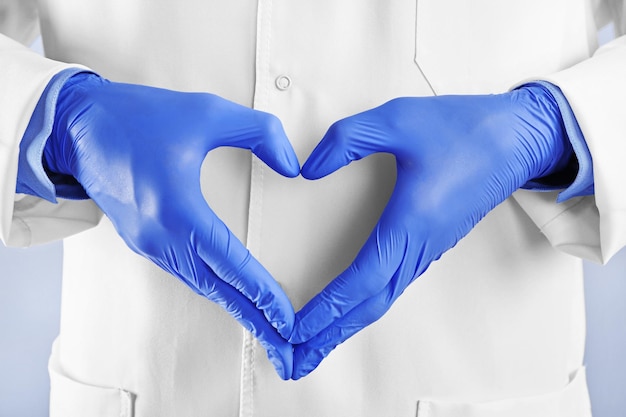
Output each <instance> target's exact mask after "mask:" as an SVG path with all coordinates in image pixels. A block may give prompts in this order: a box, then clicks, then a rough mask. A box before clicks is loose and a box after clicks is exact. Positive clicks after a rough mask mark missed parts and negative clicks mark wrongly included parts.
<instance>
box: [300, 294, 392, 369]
mask: <svg viewBox="0 0 626 417" xmlns="http://www.w3.org/2000/svg"><path fill="white" fill-rule="evenodd" d="M390 292H392V285H391V284H389V285H388V286H387V287H385V288H384V289H383V291H381V292H380V293H379V294H378V295H376V296H374V297H371V298H369V299H367V300H366V301H364V302H363V303H361V304H360V305H359V306H357V307H355V308H354V309H353V310H351V311H350V312H348V313H347V314H346V315H345V316H343V317H341V318H339V319H337V320H335V321H334V322H333V323H332V324H331V325H329V326H328V327H327V328H325V329H324V330H323V331H321V332H320V333H318V334H317V335H316V336H315V337H313V338H312V339H310V340H308V341H307V342H305V343H303V344H297V345H295V346H294V367H293V374H292V376H291V378H292V379H294V380H297V379H300V378H302V377H304V376H306V375H308V374H309V373H311V372H312V371H313V370H314V369H315V368H317V366H318V365H319V364H320V363H321V362H322V360H324V358H326V357H327V356H328V355H329V354H330V352H332V351H333V349H335V347H337V346H338V345H339V344H340V343H343V342H344V341H346V340H347V339H349V338H350V337H351V336H353V335H354V334H355V333H357V332H358V331H360V330H361V329H363V328H364V327H366V326H367V325H369V324H371V323H373V322H375V321H376V320H378V319H379V318H380V317H382V315H383V314H384V313H385V312H386V311H387V310H388V308H389V306H390V304H391V301H392V300H390V299H389V298H390Z"/></svg>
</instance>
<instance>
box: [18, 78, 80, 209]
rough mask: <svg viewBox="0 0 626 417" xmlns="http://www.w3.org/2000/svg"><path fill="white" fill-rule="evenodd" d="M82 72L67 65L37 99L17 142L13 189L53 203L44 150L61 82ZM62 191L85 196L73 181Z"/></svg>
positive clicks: (51, 183)
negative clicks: (15, 175)
mask: <svg viewBox="0 0 626 417" xmlns="http://www.w3.org/2000/svg"><path fill="white" fill-rule="evenodd" d="M81 72H85V70H84V69H81V68H68V69H65V70H63V71H61V72H59V73H58V74H57V75H55V76H54V77H53V78H52V79H51V80H50V82H49V83H48V85H47V86H46V88H45V90H44V91H43V94H42V95H41V97H40V98H39V101H38V102H37V106H36V107H35V110H34V112H33V114H32V116H31V118H30V121H29V123H28V126H27V127H26V131H25V132H24V136H22V140H21V142H20V153H19V159H18V171H17V185H16V192H18V193H24V194H30V195H34V196H37V197H40V198H43V199H45V200H48V201H51V202H53V203H56V197H57V195H60V194H59V193H58V192H57V191H58V190H57V187H55V184H54V183H53V182H52V180H51V178H50V177H49V176H48V174H47V173H46V170H45V168H44V161H43V151H44V147H45V146H46V142H47V140H48V138H49V137H50V134H51V133H52V127H53V125H54V115H55V108H56V102H57V98H58V96H59V92H60V91H61V88H62V87H63V85H64V84H65V83H66V82H67V80H69V79H70V78H71V77H73V76H74V75H76V74H78V73H81ZM70 188H73V189H75V191H74V192H69V193H68V192H65V193H63V194H68V195H69V197H70V198H71V196H72V195H73V196H75V198H77V199H78V198H87V196H86V195H85V194H84V190H83V189H82V187H81V186H80V185H79V184H78V183H76V184H75V185H72V186H71V187H70Z"/></svg>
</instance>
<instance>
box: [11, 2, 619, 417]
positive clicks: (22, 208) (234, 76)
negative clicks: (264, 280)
mask: <svg viewBox="0 0 626 417" xmlns="http://www.w3.org/2000/svg"><path fill="white" fill-rule="evenodd" d="M619 5H620V2H612V3H611V4H606V3H603V4H597V5H592V4H590V2H587V1H586V0H549V1H546V0H524V1H521V0H520V1H517V0H508V1H501V0H474V1H470V0H447V1H444V0H386V1H382V0H316V1H308V2H303V1H279V0H259V1H257V2H250V1H244V0H229V1H221V2H219V1H208V0H179V1H173V0H107V1H95V0H93V1H86V0H76V1H68V0H41V1H39V12H38V13H39V21H40V23H41V33H42V35H43V39H44V45H45V50H46V53H47V55H48V56H49V57H51V58H52V59H54V60H55V61H50V60H44V59H42V58H39V57H37V56H35V55H33V54H31V53H29V52H28V51H26V50H25V49H24V48H22V47H21V46H19V45H18V44H16V43H13V42H12V41H10V40H8V39H6V38H2V39H0V62H1V65H0V91H1V94H0V114H1V115H2V119H1V123H0V146H1V149H2V152H0V184H1V187H2V200H1V201H0V231H1V233H2V236H3V238H4V240H5V241H6V242H8V243H9V244H13V245H29V244H34V243H38V242H42V241H46V240H50V239H55V238H61V237H64V236H67V235H71V234H74V233H76V232H78V231H81V230H83V229H89V230H87V231H85V232H82V233H79V234H76V235H75V236H73V237H69V238H68V239H66V242H65V258H64V267H65V274H64V281H63V301H62V304H63V307H62V318H61V332H60V335H59V338H58V339H57V341H56V342H55V345H54V348H53V354H52V357H51V360H50V373H51V381H52V393H51V414H52V415H53V416H63V417H73V416H105V417H109V416H125V417H128V416H136V417H155V416H177V417H178V416H181V417H184V416H189V417H197V416H219V417H221V416H236V415H240V416H255V417H256V416H259V417H261V416H263V417H265V416H271V417H276V416H302V417H304V416H359V417H363V416H398V417H401V416H407V417H408V416H415V415H417V416H419V417H424V416H427V417H428V416H434V417H452V416H464V417H467V416H469V417H472V416H481V417H491V416H498V417H505V416H507V417H508V416H531V415H532V416H534V417H537V416H551V417H554V416H567V417H577V416H588V415H589V413H590V410H589V402H588V396H587V389H586V383H585V375H584V368H583V349H584V337H585V335H584V333H585V329H584V304H583V286H582V271H581V261H580V259H579V258H578V257H577V256H584V257H587V258H591V259H595V260H598V261H605V260H607V259H608V258H609V257H610V256H611V255H612V254H614V253H615V252H616V251H618V250H619V249H620V248H621V247H622V246H624V244H625V243H626V194H625V193H623V184H624V182H625V180H626V164H624V163H623V159H624V155H625V151H626V142H625V137H624V135H625V132H626V117H625V116H626V114H625V113H626V112H625V111H624V105H623V103H624V97H626V81H625V80H626V77H625V76H624V74H626V39H625V38H621V39H618V40H617V41H616V42H614V43H613V44H611V45H610V46H608V47H606V48H604V49H603V50H601V52H599V53H597V54H596V56H595V57H594V58H591V59H588V57H589V55H590V53H591V52H593V50H594V49H595V44H594V40H593V39H594V37H595V25H594V22H593V14H592V12H593V9H594V8H596V9H597V10H600V11H603V10H605V9H603V8H602V7H605V6H611V7H616V6H619ZM31 6H33V5H32V4H31V2H28V1H9V0H4V1H0V7H2V9H0V17H1V18H2V19H3V20H4V23H5V28H8V29H7V33H9V34H11V35H12V36H13V37H14V38H16V39H18V40H22V41H26V40H28V39H30V38H31V37H32V35H33V34H35V33H36V29H37V26H36V24H35V23H34V22H35V18H36V13H35V12H34V10H35V9H34V8H32V7H31ZM33 7H34V6H33ZM599 15H600V16H605V17H607V16H617V15H619V13H617V14H615V13H613V14H611V13H607V14H604V15H602V14H599ZM16 21H17V23H15V22H16ZM12 22H13V24H12ZM616 27H619V23H618V24H617V26H616ZM11 28H12V29H11ZM65 63H78V64H82V65H86V66H88V67H89V68H91V69H93V70H94V71H96V72H98V73H100V74H101V75H103V76H105V77H108V78H111V79H113V80H116V81H126V82H134V83H143V84H150V85H156V86H160V87H166V88H172V89H177V90H186V91H207V92H212V93H215V94H218V95H221V96H223V97H226V98H228V99H230V100H233V101H236V102H239V103H242V104H244V105H248V106H253V107H255V108H258V109H261V110H265V111H268V112H271V113H274V114H275V115H277V116H278V117H279V118H280V119H281V120H282V121H283V124H284V126H285V129H286V132H287V134H288V136H289V138H290V140H291V141H292V143H293V146H294V148H295V150H296V153H297V155H298V157H299V158H300V161H301V162H303V161H304V160H305V159H306V157H307V155H308V154H309V153H310V151H311V150H312V149H313V147H314V146H315V144H316V143H317V142H318V141H319V139H320V138H321V136H322V135H323V133H324V132H325V130H326V129H327V127H328V126H329V125H330V124H331V123H332V122H334V121H335V120H337V119H340V118H342V117H345V116H348V115H351V114H353V113H356V112H359V111H362V110H365V109H368V108H371V107H374V106H377V105H379V104H382V103H383V102H385V101H386V100H389V99H391V98H393V97H397V96H412V95H414V96H416V95H431V94H433V93H436V94H450V93H498V92H503V91H506V90H507V89H508V88H510V87H511V86H513V85H514V84H516V83H519V82H522V81H524V80H527V79H534V78H540V79H546V80H549V81H552V82H553V83H555V84H557V85H559V86H560V87H561V89H562V90H563V92H564V94H565V95H566V96H567V98H568V100H569V102H570V104H571V106H572V107H573V109H574V112H575V114H576V117H577V119H578V121H579V123H580V125H581V128H582V130H583V132H584V134H585V137H586V140H587V142H588V144H589V147H590V149H591V153H592V155H593V161H594V169H595V184H596V194H595V197H594V196H590V197H585V198H574V199H571V200H569V201H567V202H565V203H563V204H556V203H555V193H534V192H528V191H519V192H517V193H516V194H515V196H514V197H513V198H510V199H508V200H506V201H505V202H504V203H502V204H501V205H500V206H498V207H497V208H496V209H495V210H493V212H492V213H490V214H489V215H488V216H487V217H486V218H485V219H484V220H483V221H482V222H480V223H479V224H478V226H477V227H476V228H475V229H474V230H473V231H472V232H471V233H470V234H469V235H468V236H467V237H466V238H465V239H463V240H462V241H461V242H460V243H459V244H458V245H457V246H456V247H455V248H454V249H452V250H451V251H449V252H448V253H446V254H445V255H444V256H443V257H442V258H441V260H440V261H438V262H435V263H434V264H433V265H432V266H431V268H430V269H429V270H428V271H427V272H426V273H425V274H424V275H423V276H422V277H421V278H419V279H418V280H416V282H415V283H414V284H412V285H411V287H409V289H408V290H407V291H406V292H405V294H404V295H402V296H401V297H400V299H399V300H398V301H397V302H396V303H395V305H394V306H393V307H392V309H391V310H390V311H389V312H388V313H387V314H386V315H385V316H384V317H383V318H382V319H381V320H380V321H379V322H377V323H375V324H373V325H371V326H370V327H368V328H367V329H365V330H363V331H362V332H360V333H359V334H357V335H356V336H354V337H352V338H351V339H350V340H348V341H347V342H345V343H344V344H343V345H341V346H339V347H338V348H337V349H336V350H335V351H334V352H333V353H331V355H330V356H329V357H328V358H327V359H326V360H325V361H324V362H323V363H322V364H321V365H320V367H319V368H318V369H317V370H316V371H315V372H313V373H312V374H311V375H310V376H308V377H306V378H304V379H303V380H300V381H297V382H294V381H287V382H285V381H281V380H280V379H279V378H278V377H277V376H276V374H275V372H274V370H273V369H272V367H271V365H270V364H269V362H268V360H267V358H266V357H265V353H264V352H263V350H262V348H260V347H259V346H258V345H257V343H256V342H255V341H254V340H251V338H250V337H249V335H246V334H245V333H244V332H243V331H242V330H241V328H240V326H239V325H238V324H237V323H236V322H235V321H234V320H232V319H231V318H230V317H229V316H228V315H227V314H225V313H224V312H222V311H221V310H220V309H219V308H218V307H217V306H215V305H214V304H212V303H211V302H209V301H207V300H205V299H203V298H201V297H199V296H197V295H196V294H194V293H192V291H190V290H189V289H188V288H187V287H186V286H185V285H183V284H182V283H180V282H179V281H177V280H176V279H174V278H172V277H171V276H169V275H167V274H166V273H164V272H162V271H160V270H159V269H157V268H156V267H155V266H153V265H152V264H150V263H149V262H148V261H146V260H144V259H142V258H140V257H139V256H137V255H135V254H134V253H132V252H131V251H130V250H129V249H127V248H126V247H125V245H124V244H123V242H122V241H121V239H120V238H119V237H117V235H116V233H115V231H114V230H113V228H112V226H111V224H110V222H109V221H107V219H106V218H103V219H101V215H100V213H99V211H98V209H97V208H96V207H95V206H94V205H93V204H92V203H91V202H89V201H87V202H74V201H63V202H61V203H60V204H59V205H52V204H50V203H48V202H46V201H43V200H41V199H38V198H35V197H30V196H15V195H14V190H15V177H16V166H17V153H18V143H19V140H20V138H21V137H22V134H23V132H24V129H25V127H26V125H27V123H28V121H29V118H30V115H31V113H32V110H33V108H34V106H35V103H36V102H37V100H38V98H39V96H40V94H41V92H42V90H43V88H44V87H45V85H46V83H47V82H48V80H49V79H50V78H51V77H52V76H53V75H54V74H56V73H57V72H58V71H60V70H61V69H63V68H67V67H69V66H74V64H65ZM578 63H580V64H578ZM281 76H287V77H289V80H290V81H291V83H290V85H289V86H288V88H286V89H284V88H279V84H280V82H278V83H277V80H279V78H280V77H281ZM282 80H283V81H284V79H282ZM283 86H284V84H283ZM394 175H395V173H394V164H393V160H392V159H391V158H390V157H388V156H385V155H378V156H374V157H370V158H367V159H365V160H362V161H359V162H357V163H353V164H351V165H350V166H348V167H346V168H344V169H342V170H341V171H339V172H337V173H336V174H333V175H332V176H331V177H329V178H327V179H322V180H319V181H314V182H311V181H306V180H304V179H302V178H298V179H285V178H282V177H280V176H278V175H277V174H275V173H274V172H272V171H271V170H269V169H267V168H266V167H264V166H263V165H262V164H261V163H259V161H258V160H257V159H254V158H251V156H250V153H249V152H246V151H242V150H233V149H219V150H216V151H213V152H211V153H210V155H209V156H208V158H207V161H206V163H205V167H204V170H203V190H204V191H205V195H206V198H207V200H208V201H209V203H210V205H211V206H212V207H213V208H214V210H215V211H216V212H217V213H218V215H220V216H221V217H222V218H223V219H224V221H225V222H226V223H227V224H228V225H229V226H230V227H231V228H232V230H233V231H234V232H235V233H236V234H237V236H238V237H239V238H240V239H241V240H242V241H243V242H245V243H246V244H247V245H248V247H249V248H250V250H251V251H252V253H253V254H254V255H255V256H257V257H258V258H259V259H260V261H261V262H262V263H263V264H264V265H265V266H266V267H267V268H268V269H269V271H270V272H271V273H272V274H273V276H274V277H275V278H276V279H277V280H278V281H279V282H280V283H281V285H282V286H283V287H284V288H285V290H286V292H287V294H288V295H289V296H290V298H291V299H292V301H293V303H294V306H295V308H296V309H298V308H300V307H301V306H302V305H303V304H304V303H305V302H306V301H307V300H308V299H310V298H311V297H312V296H313V295H314V294H315V293H317V292H318V291H319V290H321V289H322V288H323V287H324V285H325V284H326V283H328V282H329V281H330V280H331V279H332V278H333V277H334V276H335V275H336V274H337V273H339V272H340V271H341V270H342V269H343V268H345V267H346V266H347V265H348V264H349V263H350V261H351V260H352V258H353V257H354V255H355V254H356V252H357V250H358V248H359V247H360V245H361V244H362V243H363V242H364V240H365V238H366V236H367V235H368V233H369V231H370V230H371V227H372V226H373V225H374V224H375V222H376V220H377V217H378V215H379V214H380V212H381V210H382V208H383V207H384V205H385V202H386V199H387V197H388V196H389V194H390V191H391V187H392V185H393V183H394ZM184 186H185V185H184V184H181V187H184ZM572 255H575V256H572Z"/></svg>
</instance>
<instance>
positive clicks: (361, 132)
mask: <svg viewBox="0 0 626 417" xmlns="http://www.w3.org/2000/svg"><path fill="white" fill-rule="evenodd" d="M385 137H386V135H385V133H384V132H383V131H382V130H381V129H380V125H379V124H378V123H376V122H375V121H374V120H372V119H371V118H369V117H366V113H362V114H361V115H356V116H353V117H351V118H348V119H343V120H340V121H338V122H336V123H335V124H333V125H332V126H331V127H330V128H329V129H328V132H326V134H325V135H324V137H323V138H322V140H321V141H320V143H319V144H318V145H317V147H316V148H315V149H314V150H313V152H312V153H311V155H310V156H309V158H308V159H307V161H306V162H305V163H304V166H303V167H302V171H301V174H302V176H303V177H304V178H307V179H310V180H315V179H319V178H322V177H324V176H326V175H328V174H331V173H333V172H335V171H336V170H338V169H340V168H342V167H344V166H346V165H348V164H349V163H350V162H352V161H356V160H359V159H362V158H365V157H366V156H369V155H371V154H373V153H376V152H381V151H382V152H385V151H387V149H386V148H387V146H386V142H387V141H386V140H385Z"/></svg>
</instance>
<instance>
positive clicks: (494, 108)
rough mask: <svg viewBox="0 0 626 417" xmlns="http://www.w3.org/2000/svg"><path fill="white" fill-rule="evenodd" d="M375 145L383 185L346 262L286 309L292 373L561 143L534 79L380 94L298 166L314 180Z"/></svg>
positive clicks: (306, 368)
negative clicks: (380, 199) (416, 94)
mask: <svg viewBox="0 0 626 417" xmlns="http://www.w3.org/2000/svg"><path fill="white" fill-rule="evenodd" d="M375 152H388V153H392V154H393V155H395V157H396V165H397V180H396V185H395V189H394V191H393V194H392V196H391V198H390V200H389V202H388V204H387V206H386V208H385V210H384V212H383V214H382V215H381V217H380V219H379V222H378V224H377V225H376V227H375V229H374V230H373V232H372V233H371V235H370V236H369V238H368V240H367V242H366V243H365V245H364V246H363V248H362V249H361V250H360V252H359V254H358V255H357V257H356V259H355V260H354V262H353V263H352V264H351V265H350V266H349V267H348V268H347V269H346V270H345V271H344V272H343V273H341V274H340V275H339V276H338V277H336V278H335V279H334V280H333V281H332V282H331V283H330V284H329V285H328V286H327V287H326V288H325V289H324V290H323V291H322V292H321V293H320V294H318V295H317V296H315V297H314V298H313V299H312V300H311V301H310V302H308V303H307V304H306V305H305V306H304V307H303V308H302V310H300V311H299V312H298V313H297V314H296V325H295V328H294V332H293V334H292V335H291V337H290V339H289V341H290V342H292V343H294V344H296V346H295V354H294V361H295V362H294V372H293V376H292V378H293V379H298V378H301V377H303V376H305V375H307V374H308V373H309V372H311V371H312V370H313V369H315V368H316V367H317V365H318V364H319V363H320V362H321V361H322V360H323V359H324V357H326V355H328V354H329V353H330V351H331V350H332V349H334V348H335V347H336V346H337V345H338V344H339V343H342V342H343V341H345V340H346V339H348V338H349V337H350V336H352V335H353V334H355V333H356V332H358V331H359V330H361V329H362V328H364V327H365V326H367V325H369V324H370V323H372V322H374V321H376V320H377V319H379V318H380V317H381V316H382V315H383V314H384V313H385V312H386V311H387V310H388V309H389V308H390V307H391V304H392V303H393V302H394V301H395V300H396V299H397V298H398V296H400V294H402V292H403V291H404V290H405V288H406V287H407V286H408V285H409V284H410V283H411V282H412V281H413V280H415V278H416V277H418V276H419V275H420V274H422V273H423V272H424V271H425V270H426V269H427V268H428V266H429V265H430V263H431V262H433V261H434V260H437V259H438V258H439V257H440V256H441V255H442V254H443V253H444V252H445V251H447V250H448V249H450V248H451V247H453V246H454V245H455V244H456V243H457V242H458V241H459V239H461V238H462V237H464V236H465V235H466V234H467V233H468V232H469V231H470V230H471V229H472V228H473V227H474V225H476V223H477V222H478V221H479V220H480V219H481V218H483V217H484V216H485V215H486V214H487V213H488V212H489V211H490V210H491V209H493V208H494V207H495V206H496V205H498V204H499V203H501V202H502V201H503V200H505V199H506V198H507V197H509V196H510V195H511V193H513V192H514V191H515V190H517V189H518V188H520V187H521V186H522V185H524V184H525V183H526V182H527V181H529V180H531V179H536V178H539V177H543V176H545V175H547V174H549V173H552V172H554V171H555V170H558V169H560V168H561V166H562V165H564V164H566V163H567V161H568V159H569V157H570V155H571V152H572V151H571V145H570V144H569V142H568V141H567V138H566V134H565V133H564V128H563V126H562V121H561V116H560V113H559V111H558V107H557V105H556V103H555V102H554V99H553V97H552V96H551V95H550V94H549V93H548V92H547V91H546V90H544V89H543V88H542V87H540V86H537V85H534V86H528V87H524V88H521V89H519V90H515V91H512V92H510V93H506V94H501V95H490V96H441V97H427V98H424V97H423V98H399V99H395V100H392V101H390V102H388V103H386V104H384V105H382V106H380V107H378V108H375V109H372V110H369V111H366V112H364V113H361V114H357V115H355V116H352V117H349V118H347V119H344V120H341V121H339V122H337V123H336V124H334V125H333V126H332V127H331V128H330V129H329V131H328V132H327V133H326V135H325V136H324V138H323V139H322V141H321V142H320V143H319V145H318V146H317V147H316V148H315V150H314V151H313V153H312V154H311V155H310V157H309V158H308V160H307V161H306V163H305V164H304V166H303V168H302V171H301V173H302V175H303V176H304V177H305V178H308V179H317V178H320V177H323V176H325V175H328V174H330V173H332V172H334V171H335V170H337V169H339V168H341V167H343V166H345V165H347V164H349V163H350V162H352V161H354V160H358V159H361V158H364V157H366V156H368V155H370V154H372V153H375Z"/></svg>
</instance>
